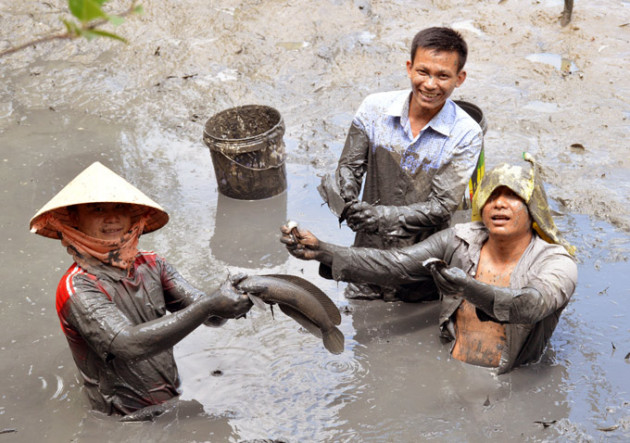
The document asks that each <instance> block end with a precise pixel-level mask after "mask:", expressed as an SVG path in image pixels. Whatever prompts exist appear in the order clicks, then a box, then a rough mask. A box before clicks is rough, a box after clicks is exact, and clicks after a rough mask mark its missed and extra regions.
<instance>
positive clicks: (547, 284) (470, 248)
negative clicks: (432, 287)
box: [281, 155, 577, 374]
mask: <svg viewBox="0 0 630 443" xmlns="http://www.w3.org/2000/svg"><path fill="white" fill-rule="evenodd" d="M525 160H527V162H523V163H524V164H518V165H508V164H502V165H499V166H497V167H496V168H494V169H493V170H492V171H490V172H489V173H487V174H486V175H485V176H484V178H483V179H482V181H481V184H480V186H479V189H478V190H477V193H476V194H475V196H474V199H473V215H474V216H475V218H478V219H479V220H480V221H474V222H471V223H462V224H458V225H455V226H453V227H451V228H449V229H446V230H444V231H441V232H439V233H437V234H434V235H433V236H431V237H429V238H428V239H426V240H424V241H422V242H420V243H417V244H415V245H413V246H408V247H404V248H399V249H391V250H379V249H373V248H354V247H341V246H337V245H332V244H329V243H325V242H322V241H320V240H319V239H317V238H316V237H315V236H314V235H313V234H312V233H310V232H309V231H307V230H300V229H298V231H297V233H294V234H291V231H290V229H289V228H288V227H287V226H283V227H282V232H283V236H282V239H281V240H282V242H283V243H285V244H286V245H287V248H288V250H289V252H290V253H291V254H292V255H294V256H295V257H297V258H301V259H304V260H318V261H320V262H322V263H324V264H326V265H328V266H331V267H332V276H333V278H334V279H336V280H343V281H352V282H359V283H360V282H367V283H375V284H407V285H410V286H413V285H416V284H419V285H418V287H422V283H423V282H426V281H427V279H432V280H434V281H435V283H436V285H437V287H438V290H439V291H440V300H441V309H440V318H439V324H440V329H441V335H442V337H443V338H445V339H446V340H447V341H449V342H451V355H452V356H453V357H454V358H456V359H458V360H461V361H464V362H467V363H470V364H474V365H478V366H485V367H492V368H496V369H497V372H498V373H499V374H501V373H505V372H507V371H510V370H511V369H513V368H514V367H516V366H519V365H522V364H526V363H531V362H535V361H537V360H538V359H539V358H540V356H541V355H542V353H543V351H544V350H545V347H546V345H547V343H548V341H549V338H550V337H551V334H552V333H553V330H554V329H555V327H556V325H557V323H558V320H559V317H560V314H561V313H562V310H563V309H564V308H565V307H566V305H567V303H568V302H569V299H570V297H571V295H572V294H573V291H574V290H575V286H576V284H577V266H576V263H575V261H574V259H573V257H572V255H573V254H574V252H575V251H574V248H573V247H572V246H571V245H569V243H567V242H566V241H565V240H564V239H563V238H562V236H561V235H560V234H559V232H558V230H557V228H556V225H555V223H554V222H553V219H552V218H551V213H550V210H549V206H548V204H547V197H546V195H545V192H544V188H543V185H542V182H541V181H540V177H539V174H538V173H537V170H536V165H535V164H534V162H533V159H532V158H531V157H530V156H527V155H526V156H525ZM530 163H531V164H530Z"/></svg>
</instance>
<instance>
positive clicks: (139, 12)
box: [133, 5, 144, 14]
mask: <svg viewBox="0 0 630 443" xmlns="http://www.w3.org/2000/svg"><path fill="white" fill-rule="evenodd" d="M133 12H134V14H143V13H144V9H143V8H142V5H138V6H136V7H135V8H133Z"/></svg>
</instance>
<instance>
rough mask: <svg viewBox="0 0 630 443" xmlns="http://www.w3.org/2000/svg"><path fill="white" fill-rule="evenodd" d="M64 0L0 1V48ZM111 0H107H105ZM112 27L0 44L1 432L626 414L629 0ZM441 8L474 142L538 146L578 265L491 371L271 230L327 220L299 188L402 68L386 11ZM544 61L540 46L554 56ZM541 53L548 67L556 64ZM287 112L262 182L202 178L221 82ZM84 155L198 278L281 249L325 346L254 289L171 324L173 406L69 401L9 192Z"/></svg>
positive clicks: (190, 434) (156, 241)
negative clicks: (264, 193) (146, 204)
mask: <svg viewBox="0 0 630 443" xmlns="http://www.w3.org/2000/svg"><path fill="white" fill-rule="evenodd" d="M63 3H64V2H62V1H60V0H59V1H58V0H54V1H46V2H43V1H32V2H28V3H26V2H24V3H22V2H8V1H0V48H3V47H6V46H7V45H8V42H15V41H23V40H26V39H27V38H28V37H29V35H30V33H32V32H36V33H45V32H46V31H47V30H49V29H51V28H53V27H56V26H57V24H58V23H59V14H60V12H59V11H60V7H61V5H63ZM124 4H125V2H123V1H115V2H113V5H114V6H118V7H120V8H122V7H123V6H124ZM143 5H144V8H145V11H146V12H145V14H144V15H143V16H141V17H138V18H134V19H132V20H130V21H129V22H128V23H126V24H125V25H123V26H121V27H120V28H119V29H118V32H119V33H121V34H124V35H125V36H126V37H128V38H129V40H130V41H131V44H130V45H128V46H122V45H120V44H118V43H114V42H106V41H94V42H91V43H87V42H70V43H65V42H60V43H56V44H52V45H48V46H44V45H42V46H40V47H38V48H36V49H34V50H27V51H23V52H20V53H18V54H16V55H14V56H12V57H11V58H8V59H1V60H0V63H1V64H0V78H1V81H0V140H1V145H0V146H1V147H0V149H1V156H0V170H1V173H0V183H1V188H0V189H1V192H0V204H1V206H2V208H3V210H2V211H1V212H0V228H1V232H2V234H1V235H2V237H1V241H0V257H1V259H2V266H1V267H0V281H2V284H3V287H4V295H3V296H2V297H0V319H1V320H2V322H1V324H2V336H3V339H2V341H0V370H1V373H2V374H3V376H4V384H3V389H2V393H1V395H0V431H3V430H6V431H7V433H6V434H3V435H2V439H4V440H7V441H20V442H22V441H24V442H27V441H29V442H30V441H37V440H44V441H78V442H81V441H86V442H87V441H112V442H113V441H116V442H118V441H152V442H153V441H165V442H166V441H169V442H170V441H182V442H188V441H231V442H237V441H243V440H252V439H263V438H270V439H280V440H284V441H418V440H433V441H444V440H447V439H448V440H456V441H471V442H476V441H487V440H508V441H509V440H518V441H522V440H530V441H541V440H551V441H554V440H559V441H563V440H581V441H627V440H628V439H629V438H630V382H628V370H629V368H630V360H629V359H626V358H624V357H625V356H626V355H627V354H628V353H630V328H629V327H628V324H630V322H629V319H628V317H629V315H630V313H629V311H630V309H629V308H628V305H627V300H628V296H629V295H630V290H629V289H628V288H630V274H629V273H628V272H627V267H628V263H627V259H628V254H629V250H630V235H629V234H628V232H629V228H630V210H629V209H628V207H629V203H630V201H629V200H630V198H629V197H628V196H629V195H630V193H629V192H628V191H630V189H629V188H630V172H629V169H630V165H629V163H628V154H627V141H626V140H627V139H628V135H629V132H630V124H629V123H628V118H630V105H629V104H628V103H629V101H628V97H630V93H629V92H630V91H629V89H630V84H629V82H628V80H627V76H626V68H627V64H628V60H629V59H630V53H629V52H628V48H629V47H630V46H628V40H629V39H630V34H628V29H629V27H628V26H626V25H627V24H628V23H630V4H629V3H628V2H627V1H620V0H607V1H591V2H585V1H576V2H575V11H574V15H573V22H572V24H571V25H569V26H568V27H566V28H561V27H560V26H559V24H558V17H559V14H560V12H561V10H562V2H561V1H559V0H558V1H555V0H549V1H541V2H534V1H531V2H530V1H526V2H520V1H519V2H517V1H507V2H501V3H499V2H476V1H470V0H452V1H439V2H437V1H436V2H431V1H406V0H397V1H388V2H384V1H376V0H374V1H371V2H370V1H367V0H365V1H364V0H360V1H359V0H355V1H349V0H324V1H321V2H307V1H304V0H297V1H293V2H289V3H288V4H287V3H286V2H281V1H265V2H263V1H249V2H234V1H227V0H224V1H212V2H207V1H201V0H190V1H187V2H176V1H170V0H169V1H160V2H158V1H146V2H143ZM434 24H447V25H452V26H454V27H456V28H458V29H460V30H461V31H462V33H463V34H464V36H465V37H466V39H467V41H468V43H469V46H470V56H469V61H468V64H467V69H468V78H467V80H466V82H465V83H464V85H463V86H462V87H461V88H460V89H458V90H456V92H455V94H454V98H459V99H463V100H468V101H471V102H473V103H476V104H478V105H479V106H480V107H481V108H482V109H483V110H484V112H485V115H486V119H487V121H488V125H489V130H488V133H487V135H486V141H485V146H486V155H487V163H488V166H492V165H494V164H496V163H498V162H500V161H508V160H509V159H511V158H514V157H515V156H518V155H520V153H521V152H522V151H524V150H527V151H529V152H531V153H532V154H534V155H535V156H536V157H537V158H538V159H539V160H540V161H541V162H542V163H543V165H544V166H545V180H546V182H547V184H548V194H549V196H550V197H551V199H552V201H553V205H554V209H555V210H556V211H557V212H558V213H559V214H561V216H560V217H559V218H558V223H559V225H560V226H561V228H562V231H563V232H564V233H565V235H566V236H567V237H568V239H569V240H570V241H572V242H573V243H574V244H575V245H576V246H577V247H578V249H579V259H580V263H579V271H580V281H579V286H578V288H577V291H576V293H575V295H574V298H573V300H572V301H571V303H570V304H569V306H568V307H567V309H566V310H565V312H564V313H563V316H562V318H561V320H560V323H559V325H558V328H557V329H556V332H555V334H554V336H553V337H552V340H551V346H550V348H549V350H548V351H547V353H546V354H545V355H544V357H543V360H542V362H541V363H540V364H537V365H533V366H530V367H525V368H520V369H518V370H515V371H513V372H512V373H510V374H506V375H503V376H500V377H496V376H494V375H492V373H490V372H489V371H487V370H485V369H482V368H476V367H472V366H467V365H463V364H461V363H459V362H457V361H454V360H452V359H451V358H450V357H449V355H448V349H447V348H446V347H444V346H443V345H442V344H441V343H440V342H439V340H438V331H437V320H436V306H435V305H432V304H419V305H410V304H396V303H393V304H385V303H379V302H358V301H352V302H349V301H347V300H345V299H344V297H343V288H344V284H336V283H334V282H330V281H326V280H323V279H321V278H320V277H319V276H318V275H317V266H316V265H315V264H314V263H308V262H301V261H297V260H294V259H292V258H290V257H289V256H288V255H287V253H286V252H285V251H284V250H283V249H282V248H281V247H279V245H278V244H277V243H276V239H277V226H278V225H279V224H280V223H281V222H282V221H284V220H285V219H287V218H291V219H294V220H297V221H298V222H299V223H300V224H301V225H303V226H305V227H308V228H311V229H312V230H313V231H314V232H315V233H316V234H319V235H320V236H321V237H322V238H323V239H325V240H329V241H333V242H337V243H341V244H349V243H350V242H351V239H352V233H351V232H350V231H349V230H348V229H347V228H346V227H342V228H341V229H340V228H339V227H338V225H337V222H336V220H335V218H334V217H333V216H332V214H330V212H329V211H328V210H327V208H325V207H323V206H321V200H320V198H319V196H318V194H317V191H316V185H317V183H318V181H319V180H318V175H321V174H323V173H325V172H327V171H330V170H331V168H333V167H334V164H335V162H336V160H337V158H338V156H339V153H340V150H341V146H342V144H343V139H344V136H345V131H346V129H347V126H348V125H349V123H350V121H351V118H352V115H353V113H354V111H355V110H356V108H357V106H358V105H359V103H360V101H361V100H362V98H363V97H364V96H365V95H366V94H368V93H370V92H375V91H382V90H389V89H394V88H403V87H406V86H407V83H408V81H407V79H406V77H405V71H404V62H405V60H406V59H407V47H408V45H409V43H410V39H411V36H412V35H413V34H414V33H415V32H416V31H417V30H418V29H420V28H422V27H424V26H428V25H434ZM563 59H564V60H568V61H565V62H564V63H563ZM567 66H568V68H567V70H565V72H564V74H563V67H565V68H566V67H567ZM250 103H255V104H265V105H269V106H273V107H275V108H276V109H278V110H279V111H280V113H281V114H282V116H283V118H284V120H285V124H286V127H287V133H286V134H285V142H286V145H287V155H288V158H287V176H288V189H287V191H286V192H285V193H283V194H281V195H278V196H276V197H274V198H272V199H268V200H264V201H259V202H255V203H252V204H251V205H248V204H246V203H247V202H237V201H233V200H230V199H226V198H222V197H221V196H219V195H218V193H217V186H216V181H215V177H214V172H213V169H212V163H211V159H210V155H209V152H208V149H207V148H206V147H205V146H204V145H203V142H202V134H203V124H204V123H205V121H206V120H207V119H208V118H209V117H210V116H211V115H213V114H215V113H216V112H219V111H221V110H223V109H227V108H229V107H231V106H236V105H243V104H250ZM95 160H99V161H101V162H103V163H105V164H106V165H107V166H109V167H111V168H112V169H114V170H116V171H118V172H120V173H121V174H122V175H124V176H125V177H127V178H128V179H129V180H130V181H131V182H132V183H134V184H136V185H137V186H138V187H139V188H141V189H143V190H144V191H146V192H147V193H148V194H149V195H150V196H151V197H153V198H154V199H155V200H157V201H158V202H160V203H161V204H162V205H163V206H164V207H165V208H166V209H167V210H168V211H169V213H170V214H171V221H170V223H169V224H168V225H167V226H166V227H165V228H164V229H162V230H160V231H158V232H156V233H153V234H150V235H147V236H146V237H144V238H143V239H142V242H141V246H142V247H143V248H146V249H155V250H158V251H159V252H161V253H162V254H163V255H165V256H166V257H167V258H168V259H169V260H170V261H171V262H172V263H173V264H175V265H176V266H177V268H178V269H179V270H180V271H181V272H182V273H183V274H184V275H185V276H186V277H187V278H189V279H190V280H191V281H192V282H193V283H195V284H196V285H198V286H199V287H202V288H205V289H208V290H211V289H212V288H214V287H216V286H217V285H218V284H219V283H220V282H221V281H222V280H223V279H224V278H225V276H226V275H227V273H228V271H229V272H237V271H245V272H249V273H252V274H255V273H263V272H282V273H293V274H297V275H302V276H305V277H306V278H309V279H310V280H311V281H313V282H314V283H316V284H317V285H318V286H320V287H321V288H322V289H324V290H325V291H326V292H327V293H328V294H329V295H330V296H331V297H332V298H333V299H334V300H335V301H336V302H337V304H338V305H339V306H340V308H341V309H342V310H343V312H344V313H345V315H344V316H343V321H342V324H341V330H342V331H343V333H344V335H345V337H346V351H345V352H344V353H343V354H341V355H338V356H333V355H330V354H329V353H327V352H326V351H325V349H324V348H323V346H322V345H321V342H320V341H319V340H317V339H315V338H314V337H312V336H310V335H308V334H305V333H303V332H301V331H300V330H299V328H298V327H297V326H296V324H295V323H294V322H293V321H291V320H290V319H288V318H287V317H285V316H283V314H282V313H280V312H276V313H275V314H276V315H275V316H273V317H272V315H271V312H270V311H268V310H267V311H258V310H254V311H252V313H251V315H250V316H248V318H247V319H244V320H239V321H234V322H230V323H228V324H227V325H226V326H225V327H223V328H221V329H204V328H200V329H198V330H196V331H195V332H194V333H193V334H191V335H190V336H189V337H187V338H186V339H185V340H184V341H182V342H181V343H180V344H179V345H178V346H177V347H176V354H177V360H178V362H179V367H180V371H181V374H182V378H183V395H182V402H181V404H180V405H179V408H178V409H177V410H175V411H172V412H171V413H169V414H168V415H167V416H165V417H162V418H160V419H159V420H157V421H156V422H155V423H144V424H121V423H118V422H116V421H114V420H113V419H111V418H108V417H103V416H100V415H98V414H94V413H91V412H89V411H88V405H87V400H86V398H85V397H84V393H83V392H82V390H81V387H80V384H79V383H78V378H77V375H76V369H75V367H74V363H73V361H72V358H71V356H70V352H69V351H68V349H67V344H66V342H65V338H64V337H63V335H62V333H61V330H60V328H59V324H58V320H57V318H56V314H55V309H54V290H55V287H56V284H57V281H58V279H59V277H60V275H61V274H62V273H63V271H64V270H65V269H66V268H67V267H68V266H69V265H70V260H69V256H68V255H67V254H66V253H65V252H64V251H63V250H62V248H61V247H60V246H59V245H58V243H56V242H54V241H53V240H48V239H43V238H40V237H37V236H34V235H32V234H29V233H28V228H27V227H28V221H29V219H30V217H31V216H32V215H33V214H34V213H35V212H36V210H37V209H39V208H40V207H41V206H42V205H43V204H44V203H45V202H46V201H48V200H49V199H50V197H52V195H54V194H55V193H56V192H57V191H59V190H60V189H61V188H62V187H63V186H64V185H65V184H66V183H67V182H68V181H69V180H70V179H71V178H73V177H74V176H75V175H76V174H78V173H79V172H80V171H81V170H82V169H83V168H85V167H86V166H88V165H89V164H90V163H92V162H93V161H95Z"/></svg>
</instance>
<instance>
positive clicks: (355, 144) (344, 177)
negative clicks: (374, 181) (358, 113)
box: [336, 121, 370, 202]
mask: <svg viewBox="0 0 630 443" xmlns="http://www.w3.org/2000/svg"><path fill="white" fill-rule="evenodd" d="M369 145H370V142H369V139H368V136H367V134H366V133H365V131H363V129H362V128H361V127H360V126H359V124H358V123H357V122H355V121H353V122H352V125H351V126H350V129H349V130H348V135H347V136H346V143H345V145H344V148H343V151H342V152H341V156H340V157H339V164H338V166H337V174H336V177H337V180H338V181H339V183H338V185H339V192H340V195H341V198H343V199H344V200H345V201H347V202H349V201H351V200H356V199H358V197H359V192H360V191H361V183H362V181H363V175H364V174H365V171H366V169H367V158H368V149H369Z"/></svg>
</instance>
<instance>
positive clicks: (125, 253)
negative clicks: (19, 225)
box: [35, 212, 148, 269]
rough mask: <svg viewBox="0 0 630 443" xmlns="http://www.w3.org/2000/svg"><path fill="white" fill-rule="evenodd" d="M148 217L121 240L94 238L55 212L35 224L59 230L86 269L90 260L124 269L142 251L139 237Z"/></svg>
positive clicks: (73, 255) (75, 259)
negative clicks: (60, 218)
mask: <svg viewBox="0 0 630 443" xmlns="http://www.w3.org/2000/svg"><path fill="white" fill-rule="evenodd" d="M147 218H148V216H147V215H146V214H145V215H143V216H141V217H140V219H139V220H138V221H137V222H136V223H134V225H133V226H132V227H131V229H129V231H128V232H126V233H125V234H124V235H123V236H122V238H121V239H120V240H103V239H100V238H96V237H91V236H89V235H87V234H85V233H83V232H81V231H79V230H78V229H76V228H74V227H72V226H70V225H68V224H66V223H63V222H62V221H61V220H59V219H58V218H57V216H56V215H55V213H53V212H51V213H48V214H45V215H44V216H43V217H40V219H39V220H38V221H37V223H36V225H35V226H36V227H37V226H40V225H48V226H50V227H51V228H53V229H55V230H56V231H57V234H58V235H59V237H60V239H61V244H62V245H63V246H65V247H66V248H68V253H69V254H70V255H72V257H73V258H74V261H75V262H76V263H79V264H80V265H82V266H83V267H84V268H85V267H86V266H87V264H88V263H90V264H97V263H105V264H108V265H111V266H115V267H117V268H120V269H129V267H130V266H131V265H132V264H133V262H134V260H135V256H136V254H137V253H138V239H139V237H140V235H142V232H143V229H144V226H145V224H146V221H147Z"/></svg>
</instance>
